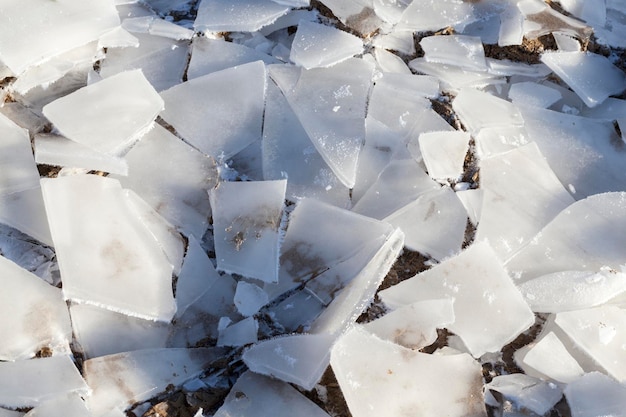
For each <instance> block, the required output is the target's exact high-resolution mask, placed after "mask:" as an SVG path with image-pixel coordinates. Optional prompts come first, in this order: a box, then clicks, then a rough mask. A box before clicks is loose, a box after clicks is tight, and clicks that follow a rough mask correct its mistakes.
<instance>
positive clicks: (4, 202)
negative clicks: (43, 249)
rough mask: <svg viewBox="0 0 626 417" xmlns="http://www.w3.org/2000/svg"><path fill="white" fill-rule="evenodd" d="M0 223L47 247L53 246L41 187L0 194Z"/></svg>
mask: <svg viewBox="0 0 626 417" xmlns="http://www.w3.org/2000/svg"><path fill="white" fill-rule="evenodd" d="M0 223H3V224H6V225H8V226H11V227H14V228H16V229H18V230H20V231H21V232H23V233H26V234H27V235H29V236H31V237H34V238H35V239H37V240H39V241H40V242H42V243H44V244H45V245H48V246H53V244H52V237H51V236H50V228H49V226H48V219H47V218H46V211H45V208H44V204H43V197H42V195H41V187H35V188H29V189H27V190H23V191H17V192H14V193H10V194H2V193H0Z"/></svg>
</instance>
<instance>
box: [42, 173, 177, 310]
mask: <svg viewBox="0 0 626 417" xmlns="http://www.w3.org/2000/svg"><path fill="white" fill-rule="evenodd" d="M42 190H43V194H44V201H45V203H46V211H47V212H48V221H49V223H50V227H51V232H52V238H53V240H54V243H55V248H56V251H57V256H58V259H59V268H60V270H61V275H62V276H63V294H64V296H65V297H66V298H68V299H72V300H76V301H80V302H86V303H90V304H94V305H98V306H101V307H104V308H108V309H111V310H115V311H120V312H125V313H127V314H131V315H136V316H139V317H143V318H148V319H153V320H162V321H169V320H170V319H171V318H172V316H173V315H174V312H175V311H176V305H175V303H174V297H173V294H172V283H171V282H172V281H171V280H172V266H171V265H170V264H169V262H168V261H167V259H166V257H165V255H164V253H163V251H162V250H161V248H160V247H159V245H158V244H157V242H156V241H155V240H154V238H153V237H152V235H150V233H149V232H148V230H147V229H145V227H144V226H143V224H141V222H140V220H139V219H138V218H137V217H135V216H134V215H133V213H132V212H130V210H129V209H128V206H127V205H126V202H125V201H124V199H123V190H122V187H121V186H120V184H119V182H117V181H116V180H114V179H110V178H105V177H99V176H96V175H75V176H68V177H59V178H56V179H43V180H42ZM76 201H81V204H80V205H76V204H72V203H73V202H76ZM94 216H95V217H94ZM94 218H98V222H94V221H93V219H94ZM86 277H87V278H88V279H86ZM146 288H150V291H146Z"/></svg>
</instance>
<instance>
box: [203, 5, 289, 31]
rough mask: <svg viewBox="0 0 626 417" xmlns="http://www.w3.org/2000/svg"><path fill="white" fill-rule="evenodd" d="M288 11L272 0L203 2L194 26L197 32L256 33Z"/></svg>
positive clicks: (287, 8) (285, 7)
mask: <svg viewBox="0 0 626 417" xmlns="http://www.w3.org/2000/svg"><path fill="white" fill-rule="evenodd" d="M288 11H289V7H287V6H284V5H280V4H278V3H276V2H274V1H272V0H236V1H231V0H202V2H201V3H200V6H199V7H198V16H197V17H196V20H195V22H194V25H193V26H194V29H195V30H196V31H211V32H233V31H239V32H254V31H257V30H259V29H261V28H262V27H263V26H267V25H269V24H270V23H272V22H274V21H275V20H276V19H278V18H279V17H280V16H282V15H284V14H285V13H287V12H288Z"/></svg>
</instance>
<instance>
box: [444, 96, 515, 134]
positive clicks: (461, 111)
mask: <svg viewBox="0 0 626 417" xmlns="http://www.w3.org/2000/svg"><path fill="white" fill-rule="evenodd" d="M452 108H453V109H454V111H455V112H456V113H457V115H458V116H459V118H460V119H461V122H463V125H464V126H465V127H466V128H467V130H468V131H469V132H470V133H473V134H476V133H478V132H479V131H480V130H481V129H484V128H488V127H505V126H524V119H522V115H521V114H520V112H519V110H518V109H517V108H516V107H515V106H514V105H513V104H511V103H510V102H508V101H506V100H503V99H501V98H499V97H495V96H493V95H491V94H489V93H486V92H484V91H479V90H475V89H473V88H463V89H462V90H461V91H459V94H458V95H457V96H456V97H455V99H454V101H453V102H452Z"/></svg>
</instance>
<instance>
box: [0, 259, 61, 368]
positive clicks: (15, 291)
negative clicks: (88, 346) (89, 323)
mask: <svg viewBox="0 0 626 417" xmlns="http://www.w3.org/2000/svg"><path fill="white" fill-rule="evenodd" d="M0 277H1V278H0V280H1V282H2V287H3V289H2V292H0V315H2V317H5V319H4V320H2V321H0V333H1V334H3V335H4V336H3V338H2V340H1V341H0V360H4V361H14V360H19V359H27V358H30V357H33V356H35V353H37V351H39V350H40V349H42V348H44V347H46V348H50V349H51V350H52V352H53V353H58V352H57V351H60V352H61V353H67V352H69V351H70V350H69V343H70V341H71V338H72V336H71V332H72V330H71V327H70V321H69V316H68V314H67V307H66V306H65V302H64V301H63V295H62V294H61V290H59V289H58V288H56V287H53V286H51V285H49V284H48V283H46V282H44V281H43V280H41V279H40V278H39V277H37V276H35V275H33V274H32V273H30V272H28V271H27V270H25V269H23V268H20V267H19V266H18V265H16V264H15V263H13V262H11V261H9V260H8V259H6V258H5V257H3V256H0Z"/></svg>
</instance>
